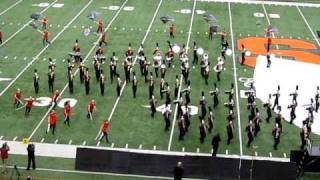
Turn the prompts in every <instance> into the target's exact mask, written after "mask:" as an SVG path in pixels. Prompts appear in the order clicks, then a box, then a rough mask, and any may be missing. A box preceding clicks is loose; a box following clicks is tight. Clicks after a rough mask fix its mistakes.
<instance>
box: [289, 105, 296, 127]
mask: <svg viewBox="0 0 320 180" xmlns="http://www.w3.org/2000/svg"><path fill="white" fill-rule="evenodd" d="M297 105H298V104H297V102H296V101H295V100H292V104H290V105H289V106H288V109H291V111H290V124H292V123H293V120H294V119H296V117H297V116H296V108H297Z"/></svg>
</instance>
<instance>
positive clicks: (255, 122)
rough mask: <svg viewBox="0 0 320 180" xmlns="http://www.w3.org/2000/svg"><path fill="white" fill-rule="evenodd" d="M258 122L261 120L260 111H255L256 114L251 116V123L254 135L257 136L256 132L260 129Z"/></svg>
mask: <svg viewBox="0 0 320 180" xmlns="http://www.w3.org/2000/svg"><path fill="white" fill-rule="evenodd" d="M260 122H262V121H261V118H260V113H259V112H257V113H256V116H255V117H254V118H253V123H254V136H257V135H258V132H259V131H260V130H261V128H260Z"/></svg>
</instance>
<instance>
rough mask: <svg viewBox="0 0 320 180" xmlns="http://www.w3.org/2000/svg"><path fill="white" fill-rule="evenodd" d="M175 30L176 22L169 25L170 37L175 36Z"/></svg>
mask: <svg viewBox="0 0 320 180" xmlns="http://www.w3.org/2000/svg"><path fill="white" fill-rule="evenodd" d="M174 32H175V28H174V24H173V23H172V24H171V25H170V26H169V34H170V38H174Z"/></svg>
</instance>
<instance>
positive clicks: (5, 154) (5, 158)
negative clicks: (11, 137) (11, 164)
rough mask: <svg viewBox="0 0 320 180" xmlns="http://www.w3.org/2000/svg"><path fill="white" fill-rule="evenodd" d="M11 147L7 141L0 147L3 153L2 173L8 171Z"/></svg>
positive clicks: (0, 151)
mask: <svg viewBox="0 0 320 180" xmlns="http://www.w3.org/2000/svg"><path fill="white" fill-rule="evenodd" d="M9 151H10V148H9V146H8V144H7V143H6V142H5V143H3V145H2V147H1V148H0V153H1V160H2V173H7V172H8V170H7V161H8V158H9V153H8V152H9Z"/></svg>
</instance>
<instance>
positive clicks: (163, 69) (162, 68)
mask: <svg viewBox="0 0 320 180" xmlns="http://www.w3.org/2000/svg"><path fill="white" fill-rule="evenodd" d="M166 71H167V68H166V64H164V63H163V64H161V65H160V78H165V76H166Z"/></svg>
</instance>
